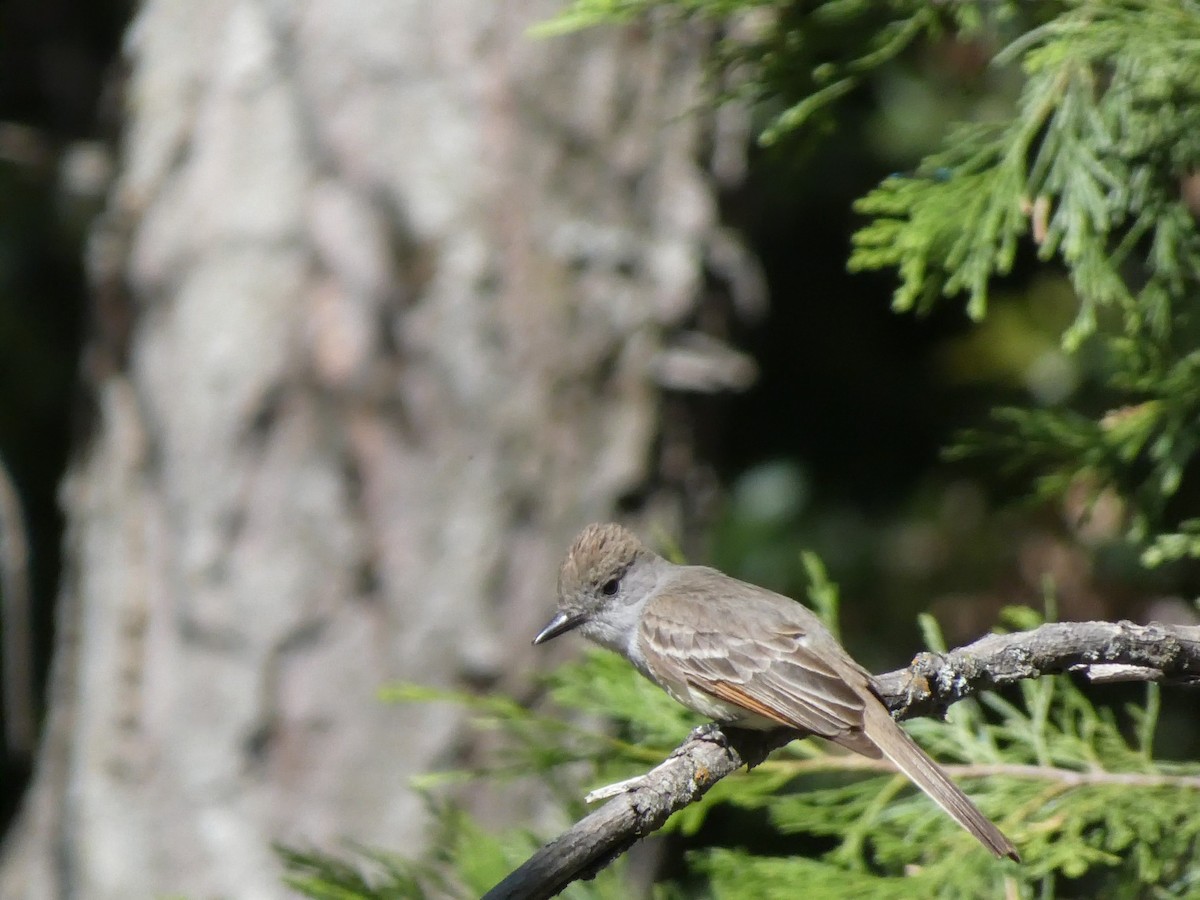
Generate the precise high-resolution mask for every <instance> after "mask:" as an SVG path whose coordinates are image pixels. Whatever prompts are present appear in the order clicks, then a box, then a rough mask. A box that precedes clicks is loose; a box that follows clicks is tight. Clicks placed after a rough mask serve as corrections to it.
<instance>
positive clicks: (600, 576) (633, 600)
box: [533, 523, 1020, 861]
mask: <svg viewBox="0 0 1200 900" xmlns="http://www.w3.org/2000/svg"><path fill="white" fill-rule="evenodd" d="M570 631H575V632H577V633H579V634H581V635H582V636H583V637H585V638H587V639H589V640H591V641H592V642H593V643H596V644H598V645H600V646H602V647H605V648H607V649H609V650H613V651H615V652H617V653H619V654H621V655H622V656H623V657H625V659H627V660H628V661H629V662H630V663H632V664H633V666H634V668H636V669H637V670H638V671H639V672H640V673H641V674H642V675H644V676H645V677H646V678H648V679H650V681H652V682H654V683H655V684H656V685H658V686H659V687H660V688H662V689H663V690H664V691H666V693H667V694H668V695H670V696H671V697H672V698H674V699H675V700H676V701H678V702H679V703H681V704H683V705H684V706H685V707H687V708H688V709H690V710H692V711H693V712H697V713H699V714H701V715H703V716H706V717H708V718H710V719H712V720H713V721H714V722H716V723H718V724H719V725H725V726H729V727H733V728H745V729H754V730H770V729H777V728H790V729H794V730H796V731H800V732H805V733H806V734H811V735H817V736H820V737H822V738H824V739H826V740H828V741H831V742H832V743H834V744H837V745H838V746H840V747H844V748H846V749H847V750H851V751H853V752H855V753H859V754H862V755H863V756H867V757H870V758H872V759H879V758H881V757H886V758H887V759H888V760H889V761H890V762H891V763H892V764H893V765H894V766H895V767H896V768H897V769H898V770H899V771H900V772H902V773H903V774H904V775H905V776H907V777H908V779H909V780H910V781H912V782H913V784H915V785H916V786H917V787H918V788H920V789H921V790H922V791H924V792H925V793H926V794H927V795H928V796H929V797H930V798H931V799H932V800H933V801H934V802H935V803H936V804H937V805H938V806H940V807H941V808H942V809H943V810H944V811H945V812H946V813H947V814H949V815H950V817H951V818H952V819H954V821H955V822H957V823H958V824H959V825H961V826H962V827H963V828H964V829H966V830H967V831H968V832H970V833H971V834H972V835H973V836H974V837H975V838H976V839H977V840H978V841H979V842H980V843H981V844H983V846H985V847H986V848H987V849H988V850H990V851H991V852H992V853H993V854H995V856H997V857H998V858H1003V857H1008V858H1009V859H1012V860H1016V861H1019V860H1020V856H1019V854H1018V853H1017V849H1016V847H1015V846H1014V845H1013V843H1012V842H1011V841H1010V840H1009V839H1008V838H1007V837H1005V835H1004V834H1003V833H1002V832H1001V831H1000V829H999V828H997V827H996V826H995V825H994V824H993V823H992V822H991V821H990V820H989V819H988V818H987V817H986V816H985V815H984V814H983V813H982V812H980V811H979V808H978V807H977V806H976V805H975V804H974V803H973V802H972V801H971V800H970V798H969V797H967V795H966V794H964V793H963V792H962V790H961V789H960V788H959V787H958V786H957V785H956V784H955V783H954V782H953V781H951V780H950V778H949V776H948V775H947V774H946V772H945V771H944V770H943V769H942V768H941V766H939V765H938V764H937V763H936V762H935V761H934V760H933V759H932V758H930V756H929V755H928V754H927V753H925V751H924V750H922V749H921V748H920V746H918V745H917V743H916V742H915V741H914V740H913V739H912V738H911V737H910V736H909V735H908V732H906V731H905V730H904V729H903V728H901V727H900V725H899V724H898V723H897V722H896V720H895V719H893V718H892V716H891V713H890V712H889V711H888V708H887V706H886V705H885V704H884V702H883V700H882V699H881V697H880V696H879V694H878V693H876V691H875V688H874V684H873V680H872V677H871V674H870V672H868V671H867V670H866V669H864V668H863V667H862V666H861V665H859V664H858V663H857V662H855V660H854V659H853V658H852V657H851V656H850V654H849V653H847V652H846V650H845V649H844V648H843V647H842V646H841V644H839V643H838V641H837V639H836V638H835V637H834V636H833V635H832V634H831V633H830V632H829V630H828V629H826V628H825V626H824V625H823V624H822V623H821V621H820V620H819V619H818V618H817V617H816V616H815V615H814V614H813V613H812V612H810V611H809V610H808V609H806V608H805V607H804V606H803V605H802V604H800V603H798V602H796V601H795V600H793V599H791V598H789V597H785V596H783V595H782V594H777V593H775V592H773V591H769V590H767V589H766V588H762V587H758V586H756V585H753V584H749V583H747V582H745V581H741V580H739V579H737V578H734V577H732V576H730V575H727V574H725V573H724V572H721V571H719V570H717V569H714V568H710V567H707V566H692V565H678V564H676V563H673V562H670V561H669V560H667V559H664V558H663V557H662V556H660V555H659V554H657V553H655V552H654V551H652V550H650V549H649V548H648V547H646V546H645V545H644V544H643V543H642V542H641V541H640V540H639V539H638V537H637V536H636V535H635V534H633V532H631V531H629V530H628V529H627V528H625V527H623V526H621V525H618V524H615V523H608V524H594V525H589V526H587V527H586V528H584V529H583V531H581V532H580V533H579V535H578V536H577V537H576V538H575V540H574V542H573V543H572V544H571V547H570V550H569V551H568V552H567V555H566V557H565V559H564V560H563V563H562V567H561V569H560V570H559V576H558V611H557V612H556V613H555V615H554V617H553V618H552V619H551V620H550V621H549V622H548V623H547V624H546V626H545V627H544V628H543V629H542V630H541V631H540V632H538V634H537V636H536V637H535V638H534V639H533V643H534V644H535V645H536V644H542V643H544V642H546V641H548V640H551V639H552V638H555V637H558V636H559V635H562V634H566V633H567V632H570Z"/></svg>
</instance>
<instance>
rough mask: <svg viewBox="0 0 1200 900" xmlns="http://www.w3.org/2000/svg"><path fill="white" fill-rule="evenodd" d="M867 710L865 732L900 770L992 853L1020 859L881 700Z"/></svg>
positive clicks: (989, 821)
mask: <svg viewBox="0 0 1200 900" xmlns="http://www.w3.org/2000/svg"><path fill="white" fill-rule="evenodd" d="M864 713H865V715H864V721H863V731H864V733H865V734H866V736H867V737H868V738H870V739H871V741H872V742H873V743H874V744H875V746H876V747H878V748H879V749H880V750H881V751H882V752H883V755H884V756H886V757H887V758H888V759H889V760H891V761H892V763H893V764H894V765H895V766H896V768H897V769H899V770H900V771H901V772H903V773H904V774H905V775H906V776H908V778H909V779H910V780H911V781H912V782H913V784H915V785H916V786H917V787H919V788H920V789H921V790H922V791H924V792H925V793H926V794H928V795H929V797H930V799H932V800H933V802H934V803H936V804H937V805H938V806H940V807H941V808H942V809H944V810H945V811H946V813H947V814H949V816H950V817H951V818H952V819H954V821H955V822H957V823H958V824H959V825H961V826H962V827H963V828H965V829H966V830H967V831H969V832H970V833H971V834H972V835H974V836H975V839H976V840H978V841H979V843H981V844H983V846H985V847H987V848H988V849H989V850H991V851H992V853H994V854H996V856H998V857H1005V856H1007V857H1008V858H1009V859H1013V860H1016V861H1017V862H1020V860H1021V857H1020V856H1019V855H1018V854H1017V848H1016V847H1014V846H1013V844H1012V842H1011V841H1010V840H1009V839H1008V838H1006V837H1005V836H1004V834H1003V833H1002V832H1001V831H1000V829H999V828H997V827H996V826H995V825H993V824H992V822H991V820H989V819H988V818H987V816H985V815H984V814H983V813H981V812H980V811H979V808H978V807H977V806H976V805H975V804H974V803H972V802H971V800H970V798H969V797H967V795H966V794H964V793H963V792H962V791H961V790H960V789H959V787H958V785H956V784H955V783H954V782H953V781H951V780H950V778H949V776H948V775H946V773H945V771H944V770H943V769H942V767H941V766H939V765H938V764H937V763H936V762H934V761H933V760H932V759H930V758H929V755H928V754H926V752H925V751H924V750H922V749H921V748H920V747H919V746H918V745H917V742H916V741H914V740H913V739H912V738H911V737H909V736H908V732H907V731H905V730H904V729H903V728H901V727H900V726H899V725H898V724H896V720H895V719H893V718H892V717H891V715H890V714H889V713H888V711H887V708H886V707H885V706H884V705H883V704H882V703H868V704H867V705H866V710H864Z"/></svg>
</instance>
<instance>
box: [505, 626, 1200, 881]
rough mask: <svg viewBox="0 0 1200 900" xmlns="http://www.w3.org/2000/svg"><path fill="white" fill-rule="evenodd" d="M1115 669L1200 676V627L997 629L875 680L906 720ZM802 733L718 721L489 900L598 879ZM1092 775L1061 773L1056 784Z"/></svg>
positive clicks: (1188, 679) (1145, 675)
mask: <svg viewBox="0 0 1200 900" xmlns="http://www.w3.org/2000/svg"><path fill="white" fill-rule="evenodd" d="M1114 666H1116V667H1120V668H1119V669H1114V668H1113V667H1114ZM1114 671H1119V672H1120V673H1121V675H1122V677H1124V678H1125V679H1126V680H1135V681H1160V682H1166V683H1176V684H1191V683H1196V682H1200V627H1196V626H1190V627H1189V626H1170V625H1158V624H1151V625H1134V624H1133V623H1131V622H1116V623H1113V622H1070V623H1055V624H1051V625H1043V626H1041V627H1040V628H1037V629H1034V630H1033V631H1027V632H1020V633H1017V634H994V635H989V636H987V637H985V638H982V639H981V640H978V641H976V642H975V643H973V644H970V645H969V646H966V647H962V648H959V649H957V650H953V651H951V652H949V653H946V654H937V653H921V654H919V655H918V656H917V657H916V658H915V659H914V660H913V662H912V665H910V666H909V667H908V668H907V669H901V670H898V671H896V672H889V673H888V674H886V675H881V676H879V677H877V678H876V679H875V685H876V689H877V691H878V693H879V695H880V696H881V697H882V698H883V701H884V702H885V703H886V704H887V706H888V708H889V709H891V710H892V712H893V714H895V715H896V716H897V717H898V718H902V719H906V718H913V717H918V716H935V717H939V716H941V715H943V714H944V713H945V711H946V709H947V708H948V707H950V705H951V704H953V703H956V702H957V701H959V700H962V699H964V698H966V697H970V696H971V695H973V694H976V693H978V692H979V691H981V690H984V689H987V688H991V687H995V686H998V685H1004V684H1011V683H1013V682H1016V681H1019V680H1021V679H1025V678H1037V677H1040V676H1042V675H1050V674H1056V673H1062V672H1079V673H1081V674H1083V675H1084V676H1086V677H1092V676H1093V675H1098V676H1099V677H1100V678H1103V679H1104V680H1111V679H1112V675H1113V672H1114ZM798 736H799V735H797V734H796V733H795V732H788V731H776V732H770V733H768V734H752V733H747V732H738V731H734V730H732V729H729V730H726V731H724V732H723V731H721V730H720V729H718V728H716V727H715V726H709V727H706V728H700V729H697V730H696V731H693V732H692V734H691V735H689V736H688V738H687V740H685V741H684V742H683V743H682V744H680V746H679V747H678V748H676V750H675V751H674V752H673V753H672V754H671V756H670V757H668V758H667V759H666V760H665V761H664V762H663V763H661V764H660V765H658V766H656V767H655V768H654V769H653V770H652V771H651V772H649V773H647V774H646V775H644V776H642V777H640V778H637V779H631V780H630V781H629V782H627V783H625V784H624V785H623V787H624V788H625V790H623V791H622V792H621V793H620V794H619V795H618V796H615V797H613V799H611V800H609V801H608V802H607V803H606V804H605V805H604V806H602V807H601V808H600V809H598V810H596V811H595V812H594V813H591V814H590V815H588V816H586V817H585V818H583V819H582V820H580V821H579V822H577V823H576V824H575V825H574V826H572V827H571V828H569V829H568V830H567V831H566V832H564V833H563V834H562V835H560V836H559V837H557V838H555V839H554V840H553V841H551V842H550V843H549V844H547V845H546V846H544V847H542V848H541V849H540V850H538V851H537V852H536V853H535V854H534V855H533V856H532V857H530V858H529V859H528V860H527V861H526V862H525V863H524V864H523V865H522V866H521V867H520V868H518V869H517V870H516V871H514V872H513V873H512V874H510V875H509V876H508V877H507V878H505V879H504V880H503V881H502V882H500V883H499V884H498V885H496V886H495V887H494V888H492V890H490V891H489V892H488V893H487V895H486V900H501V898H529V900H538V898H545V897H553V896H554V895H556V894H558V893H559V892H560V891H562V890H563V889H564V888H566V886H567V885H569V884H570V883H571V882H573V881H576V880H578V879H581V878H589V877H592V876H593V875H595V874H596V872H598V871H599V870H600V869H602V868H603V867H604V866H605V865H607V864H608V863H609V862H611V861H612V860H613V859H615V858H616V857H617V856H619V855H620V854H621V853H623V852H624V851H625V850H627V849H628V848H629V847H630V846H632V845H633V844H634V842H636V841H637V840H638V839H639V838H641V837H644V836H645V835H647V834H649V833H651V832H652V831H655V830H656V829H658V828H660V827H661V826H662V824H663V823H664V822H666V820H667V818H668V817H669V816H670V815H671V814H672V813H673V812H675V811H676V810H678V809H682V808H683V807H684V806H686V805H688V804H689V803H694V802H695V801H696V800H699V799H700V798H701V797H702V796H704V794H705V792H706V791H708V789H709V788H711V787H712V786H713V785H714V784H716V783H717V782H718V781H720V780H721V779H722V778H724V777H725V776H726V775H729V774H730V773H732V772H734V771H736V770H737V769H738V768H740V767H741V766H743V765H748V766H751V767H753V766H755V765H758V764H759V763H760V762H762V761H763V760H764V759H765V758H766V757H767V755H768V754H769V753H770V752H771V751H772V750H774V749H776V748H777V747H781V746H783V745H784V744H786V743H788V742H789V741H791V740H794V739H795V738H796V737H798ZM972 768H975V769H978V768H979V767H972ZM993 768H994V767H993ZM1009 768H1011V767H1009ZM1018 768H1020V769H1021V770H1022V772H1021V773H1017V772H1010V773H1009V774H1018V775H1020V774H1023V775H1024V776H1026V777H1029V775H1030V773H1029V772H1027V771H1025V769H1026V768H1028V767H1018ZM1034 768H1037V767H1034ZM971 774H976V773H974V772H972V773H971ZM978 774H984V773H982V772H979V773H978ZM1085 776H1086V773H1077V772H1076V773H1072V772H1069V771H1068V770H1062V772H1061V773H1059V776H1058V777H1057V779H1056V780H1060V781H1061V780H1064V779H1065V780H1069V779H1070V778H1082V777H1085ZM1109 777H1110V778H1111V777H1114V776H1113V775H1109ZM1122 777H1127V776H1122ZM1137 777H1138V778H1140V779H1143V780H1139V781H1132V782H1129V783H1130V784H1134V785H1142V784H1146V783H1147V782H1146V781H1145V780H1144V779H1145V778H1147V777H1150V776H1137ZM1121 783H1126V782H1121ZM1155 783H1156V784H1157V783H1159V782H1155Z"/></svg>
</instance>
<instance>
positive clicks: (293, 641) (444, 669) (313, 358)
mask: <svg viewBox="0 0 1200 900" xmlns="http://www.w3.org/2000/svg"><path fill="white" fill-rule="evenodd" d="M558 8H560V4H559V3H557V2H553V0H537V2H535V0H524V2H522V0H512V2H496V0H449V2H437V3H422V2H399V0H368V2H360V3H345V2H341V0H337V2H334V0H300V2H294V3H272V4H262V3H240V2H233V0H214V2H209V3H186V2H173V0H146V2H145V3H144V4H143V7H142V9H141V11H140V13H139V15H138V17H137V20H136V22H135V23H134V25H133V28H132V30H131V32H130V35H129V40H128V45H127V46H128V52H129V54H130V57H131V58H130V64H131V73H130V76H129V81H128V84H127V109H128V116H129V119H128V122H127V127H126V131H125V137H124V144H123V150H122V168H121V176H120V178H119V181H118V183H117V185H116V188H115V190H114V192H113V196H112V198H111V201H110V204H109V210H108V213H107V215H106V216H105V219H104V221H103V223H102V224H101V226H100V227H98V228H97V230H96V233H95V235H94V238H93V241H92V245H91V248H90V255H91V258H90V260H89V264H90V267H91V271H92V275H93V281H94V291H95V294H94V310H95V315H94V320H95V327H94V335H93V341H92V345H91V348H90V350H89V351H88V355H87V358H86V359H85V378H86V380H87V384H88V390H89V393H90V396H91V398H92V400H93V412H94V415H93V416H92V421H91V422H90V425H89V428H88V437H87V439H86V440H85V441H84V442H83V443H82V445H81V446H80V447H79V449H78V452H77V454H76V460H75V463H74V465H73V467H72V470H71V472H70V474H69V477H68V478H67V482H66V484H65V486H64V488H63V492H62V497H63V503H64V505H65V508H66V513H67V517H68V526H69V527H68V534H67V538H66V547H65V549H66V555H67V559H68V570H67V572H66V573H65V574H64V580H63V588H62V594H61V611H60V618H59V621H60V626H59V635H58V650H57V656H56V663H55V670H54V675H53V683H52V687H51V697H50V708H51V712H50V717H49V722H48V725H47V728H46V734H45V735H44V738H43V742H42V746H41V749H40V754H39V759H38V765H37V770H36V775H35V781H34V786H33V788H32V789H31V791H30V794H29V796H28V798H27V802H26V805H25V809H24V812H23V814H22V817H21V820H20V822H19V824H18V827H17V829H16V833H15V834H14V835H13V836H12V837H11V838H10V840H9V842H8V846H7V852H6V856H5V860H4V867H3V870H0V874H2V878H0V895H2V896H3V897H13V898H16V897H21V898H41V897H47V898H49V897H87V898H110V897H112V898H116V897H120V898H127V897H148V896H156V895H158V896H161V895H164V894H169V893H179V894H186V895H188V896H192V897H211V896H236V897H242V898H256V897H278V896H281V895H282V894H283V889H282V886H281V884H280V882H279V880H278V865H277V864H276V862H275V860H274V858H273V854H272V851H271V849H270V844H271V842H272V841H275V840H281V841H285V842H292V843H296V844H299V845H302V846H306V845H313V844H315V845H318V846H326V847H330V846H333V845H334V843H335V842H336V841H337V840H338V839H340V838H344V837H349V838H353V839H357V840H361V841H364V842H367V843H369V844H371V845H374V846H380V847H390V848H397V849H403V850H404V851H405V852H411V851H412V850H413V849H414V848H416V847H418V846H419V845H420V842H421V835H422V825H423V811H422V807H421V805H420V801H419V799H418V798H417V797H416V796H415V795H414V794H413V793H412V792H411V791H410V789H409V786H408V783H409V779H410V778H411V776H412V775H414V774H415V773H417V772H420V771H422V770H427V769H429V768H431V767H435V766H438V765H444V764H447V763H449V762H453V760H454V759H455V754H456V753H461V752H462V747H463V741H464V736H463V734H462V731H461V726H462V722H461V718H460V716H459V715H458V714H457V713H456V712H455V711H453V710H448V709H444V708H436V707H432V706H430V707H426V706H415V707H403V708H397V707H387V706H384V705H381V704H380V703H379V702H378V701H377V699H376V696H375V692H376V689H377V688H378V687H379V686H380V685H382V684H385V683H387V682H388V681H392V680H398V679H402V680H416V681H420V682H424V683H431V684H436V685H443V686H460V687H461V686H476V687H478V686H486V685H489V684H493V683H495V682H496V681H497V680H503V681H504V682H505V683H515V682H513V681H511V678H514V677H516V678H519V673H521V672H527V671H528V670H529V669H530V667H532V666H533V665H535V655H534V651H533V650H532V648H530V646H529V639H530V637H531V635H532V634H533V633H534V631H535V629H536V627H537V626H538V625H539V624H541V621H542V619H544V618H545V617H546V616H547V615H548V613H549V612H550V610H551V606H552V603H553V587H554V573H555V568H556V564H557V560H558V556H559V554H560V553H561V552H562V551H563V550H564V549H565V544H566V543H567V541H568V540H569V539H570V537H571V536H572V535H573V533H574V531H575V529H576V528H577V527H578V526H580V525H581V524H582V523H584V522H585V521H587V520H591V519H595V518H602V517H605V516H609V515H611V514H612V512H613V509H614V506H615V504H616V502H617V501H618V499H620V498H622V497H627V496H631V495H635V494H636V495H637V496H639V497H641V498H643V499H645V498H649V499H650V501H651V506H652V507H653V508H654V509H656V510H658V511H659V512H661V511H662V510H667V513H666V514H667V515H670V514H671V512H670V511H671V510H673V509H678V505H677V504H676V503H675V500H674V499H673V498H675V497H677V495H678V491H677V490H676V488H677V484H678V482H679V481H680V479H681V478H682V477H683V475H684V474H686V471H685V470H687V469H688V468H689V466H690V465H691V462H690V461H689V460H687V459H685V461H684V462H683V463H682V464H681V463H679V462H677V461H676V462H673V463H668V464H666V468H664V463H663V456H662V453H661V452H660V451H661V443H660V442H661V438H662V429H661V426H660V408H661V403H660V400H661V397H660V381H661V379H662V378H664V377H665V378H668V379H669V378H670V377H671V376H669V375H664V372H668V371H669V370H670V366H668V365H667V363H669V362H670V361H671V359H672V358H673V357H672V356H671V355H670V354H669V353H664V347H665V345H666V344H667V343H668V342H669V341H670V339H671V338H672V336H673V335H675V334H677V333H678V332H679V331H680V330H682V329H683V328H685V327H690V326H691V325H692V324H694V320H695V318H696V315H697V309H698V307H699V304H700V303H701V296H702V290H701V288H702V285H703V283H704V278H705V272H706V269H707V270H708V271H710V272H711V271H712V270H713V269H717V268H720V267H722V266H725V267H726V268H727V269H729V270H730V271H731V272H732V271H735V270H736V271H740V272H742V273H743V274H745V272H746V271H748V270H746V269H744V268H743V267H742V263H741V262H740V261H738V260H737V258H736V255H735V257H734V261H733V262H732V263H730V262H729V258H728V252H727V251H728V249H729V245H728V244H727V243H726V242H724V241H723V240H722V237H721V232H720V230H719V223H718V222H717V214H716V204H715V201H714V191H715V188H714V185H713V181H712V177H711V175H710V173H709V172H707V171H705V165H704V164H703V163H702V162H700V157H701V154H702V153H703V152H706V151H705V148H706V147H707V148H709V151H711V145H712V143H713V141H714V135H715V134H716V133H717V131H718V130H716V129H714V128H713V121H712V119H711V118H710V117H707V116H705V115H701V114H699V113H697V111H696V106H697V103H698V101H699V94H698V87H699V84H700V62H701V54H702V51H703V44H704V36H703V35H702V34H700V33H698V32H691V31H689V30H687V29H680V28H675V29H674V30H673V31H667V30H641V29H636V28H634V29H628V30H605V31H592V32H588V33H585V34H582V35H577V36H572V37H568V38H556V39H552V40H538V39H534V38H531V37H529V36H528V35H527V34H526V29H527V28H528V26H530V25H531V24H533V23H535V22H537V21H539V20H540V19H542V18H545V17H548V16H549V15H551V14H553V12H554V11H556V10H557V9H558ZM735 131H736V129H735ZM739 137H740V135H735V136H734V137H733V138H732V141H733V144H734V145H736V144H737V143H738V139H739ZM735 156H736V152H735ZM686 444H687V438H686V436H685V437H684V438H683V439H682V441H681V443H680V444H679V445H678V446H676V447H675V450H678V449H679V447H680V446H682V447H683V449H684V451H685V452H684V456H685V457H686V456H687V453H686ZM656 448H659V449H656ZM672 458H673V459H677V457H672ZM514 673H515V674H514Z"/></svg>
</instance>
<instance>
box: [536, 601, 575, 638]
mask: <svg viewBox="0 0 1200 900" xmlns="http://www.w3.org/2000/svg"><path fill="white" fill-rule="evenodd" d="M586 618H587V616H586V615H584V614H583V613H566V612H563V611H562V610H561V609H560V610H559V611H558V612H556V613H555V614H554V618H553V619H551V620H550V621H549V622H547V623H546V627H545V628H543V629H542V630H541V631H539V632H538V635H537V637H535V638H534V639H533V643H534V644H535V645H536V644H543V643H545V642H546V641H548V640H550V639H551V638H556V637H558V636H559V635H560V634H566V633H567V632H568V631H570V630H571V629H572V628H578V627H579V626H580V625H582V624H583V620H584V619H586Z"/></svg>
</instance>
